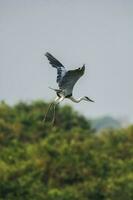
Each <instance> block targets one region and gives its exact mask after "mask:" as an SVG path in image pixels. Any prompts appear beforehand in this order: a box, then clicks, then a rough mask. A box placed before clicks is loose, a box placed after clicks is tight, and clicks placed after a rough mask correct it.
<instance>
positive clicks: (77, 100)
mask: <svg viewBox="0 0 133 200" xmlns="http://www.w3.org/2000/svg"><path fill="white" fill-rule="evenodd" d="M69 99H71V100H72V101H73V102H75V103H79V102H80V101H82V100H84V97H80V98H79V99H75V98H74V97H72V96H71V97H70V98H69Z"/></svg>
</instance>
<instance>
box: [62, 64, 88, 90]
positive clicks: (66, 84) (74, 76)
mask: <svg viewBox="0 0 133 200" xmlns="http://www.w3.org/2000/svg"><path fill="white" fill-rule="evenodd" d="M84 71H85V66H83V67H82V68H81V69H75V70H70V71H67V72H66V74H65V76H64V77H63V78H62V81H61V82H60V84H59V88H60V89H62V90H68V91H69V93H72V90H73V87H74V85H75V83H76V82H77V81H78V80H79V78H80V77H81V76H83V74H84Z"/></svg>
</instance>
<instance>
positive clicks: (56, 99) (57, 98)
mask: <svg viewBox="0 0 133 200" xmlns="http://www.w3.org/2000/svg"><path fill="white" fill-rule="evenodd" d="M58 100H59V97H56V98H55V100H54V102H52V103H51V104H49V107H48V109H47V112H46V114H45V117H44V119H43V121H44V122H45V121H46V118H47V115H48V113H49V111H50V108H51V106H52V105H54V103H55V102H56V101H58Z"/></svg>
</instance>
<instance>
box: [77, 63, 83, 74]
mask: <svg viewBox="0 0 133 200" xmlns="http://www.w3.org/2000/svg"><path fill="white" fill-rule="evenodd" d="M78 71H79V73H80V74H81V73H82V75H83V74H84V71H85V64H84V65H83V66H82V67H79V68H78Z"/></svg>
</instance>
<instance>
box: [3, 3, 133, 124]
mask: <svg viewBox="0 0 133 200" xmlns="http://www.w3.org/2000/svg"><path fill="white" fill-rule="evenodd" d="M132 13H133V1H132V0H126V1H125V0H100V1H99V0H93V1H92V0H83V1H82V0H23V1H21V0H12V1H11V0H0V100H6V101H7V102H9V103H16V102H17V101H18V100H27V101H29V100H32V99H34V100H35V99H44V100H51V99H52V98H53V97H54V96H55V94H54V93H53V91H51V90H49V89H48V86H52V87H56V81H55V79H56V77H55V76H56V70H55V69H54V68H52V67H50V65H49V64H48V61H47V59H46V58H45V57H44V55H43V54H44V53H45V52H46V51H49V52H51V53H52V54H53V55H55V57H57V58H58V59H59V60H60V61H61V62H62V63H63V64H64V65H65V66H67V67H68V69H71V68H76V67H80V66H81V65H82V64H84V63H85V64H86V73H85V76H84V77H83V78H81V79H80V81H79V82H78V83H77V84H76V86H75V88H74V95H75V96H76V97H79V96H82V95H86V96H89V97H90V98H92V99H94V100H95V101H96V103H95V104H92V103H87V102H81V103H80V104H76V105H75V104H72V105H73V106H75V108H76V109H77V110H79V111H80V112H81V113H83V114H85V115H87V116H89V117H94V116H100V115H106V114H109V115H113V116H115V117H123V116H126V117H129V118H130V119H131V120H132V121H133V59H132V57H133V55H132V52H133V14H132ZM65 102H66V103H70V102H69V101H68V100H66V101H65Z"/></svg>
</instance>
